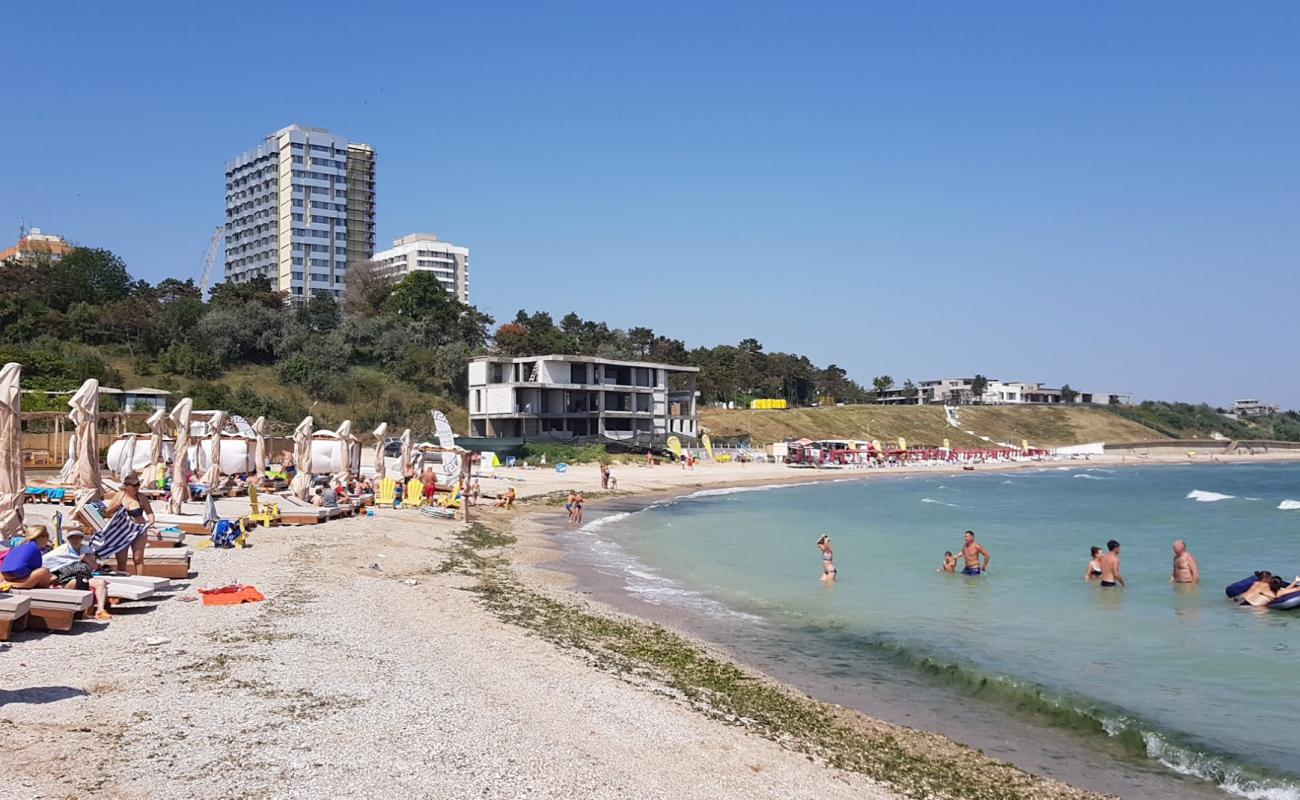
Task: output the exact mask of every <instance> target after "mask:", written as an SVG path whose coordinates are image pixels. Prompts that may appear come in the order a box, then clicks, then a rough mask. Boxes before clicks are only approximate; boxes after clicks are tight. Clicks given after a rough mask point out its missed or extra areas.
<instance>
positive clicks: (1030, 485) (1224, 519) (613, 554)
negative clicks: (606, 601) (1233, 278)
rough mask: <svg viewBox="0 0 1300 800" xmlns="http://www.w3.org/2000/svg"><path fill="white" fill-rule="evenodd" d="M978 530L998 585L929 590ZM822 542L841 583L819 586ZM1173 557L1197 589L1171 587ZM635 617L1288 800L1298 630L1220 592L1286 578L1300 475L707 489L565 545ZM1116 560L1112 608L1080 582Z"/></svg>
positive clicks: (1297, 535) (1289, 618)
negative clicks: (610, 573)
mask: <svg viewBox="0 0 1300 800" xmlns="http://www.w3.org/2000/svg"><path fill="white" fill-rule="evenodd" d="M968 528H969V529H973V530H974V531H975V532H976V534H977V535H978V538H979V541H980V542H981V543H982V544H983V545H984V546H985V547H986V548H988V550H989V551H990V552H991V554H992V562H991V563H992V567H991V569H990V570H989V572H988V573H987V574H986V575H984V576H983V577H979V578H972V577H965V576H961V575H952V574H943V573H939V572H937V571H936V570H937V568H938V566H939V564H940V561H941V560H942V556H943V552H944V551H945V550H951V551H953V552H954V553H957V552H958V551H959V549H960V547H961V544H962V532H963V531H965V530H966V529H968ZM823 533H828V534H830V535H831V537H832V545H833V547H834V554H835V564H836V566H837V568H838V569H839V579H838V581H836V582H835V583H834V584H833V585H829V586H828V585H825V584H824V583H823V582H822V581H820V580H819V576H820V574H821V558H820V553H819V552H818V550H817V548H816V546H815V544H814V543H815V541H816V539H817V537H818V536H820V535H821V534H823ZM1179 538H1181V539H1185V540H1186V541H1187V543H1188V546H1189V549H1190V550H1191V552H1192V553H1193V554H1194V555H1195V556H1196V558H1197V559H1198V561H1199V563H1200V568H1201V584H1200V586H1199V587H1197V588H1190V587H1185V586H1175V585H1171V584H1170V583H1169V574H1170V567H1171V560H1172V557H1173V554H1172V550H1171V544H1172V542H1173V541H1174V540H1175V539H1179ZM574 539H575V540H580V541H582V542H584V546H585V547H586V548H587V549H588V550H589V552H590V554H591V555H592V557H593V559H594V561H595V563H597V564H600V563H604V564H605V565H606V567H607V568H608V569H610V570H614V571H615V572H616V573H617V574H618V575H619V576H620V580H622V581H623V583H624V589H625V590H626V591H627V592H629V593H631V594H632V595H633V596H635V597H638V598H640V599H641V600H644V601H647V602H651V603H657V604H664V605H668V606H676V607H680V608H682V609H688V610H689V611H690V612H691V613H694V614H697V615H706V616H709V617H711V618H713V619H715V620H717V621H718V622H719V624H725V625H730V626H731V629H732V631H733V632H734V633H735V634H736V636H734V637H733V638H732V643H733V644H736V643H739V646H740V647H741V648H742V649H744V648H746V647H748V648H752V649H753V650H754V652H763V653H766V654H767V655H768V656H770V657H771V658H772V659H774V660H782V659H784V657H785V656H784V655H783V654H785V653H796V652H797V653H800V654H802V657H801V658H800V659H798V660H797V662H792V663H797V664H798V665H799V669H801V670H806V671H811V672H815V673H816V674H817V678H818V680H819V681H820V683H821V684H822V685H825V683H826V682H827V681H832V682H833V681H837V680H838V681H843V682H845V683H851V682H854V681H861V682H869V681H875V682H877V683H879V682H880V681H881V680H882V679H881V677H880V676H882V675H886V676H887V675H890V674H894V675H899V676H910V677H909V678H908V680H910V681H914V682H915V683H914V684H913V685H912V689H913V690H914V689H915V688H916V687H918V686H920V687H924V686H925V685H927V684H933V685H934V686H936V687H943V690H944V691H947V692H956V693H958V694H959V695H960V696H962V697H963V698H969V700H968V702H970V703H974V704H981V703H984V704H989V705H990V706H996V707H1000V708H1002V709H1004V710H1006V709H1011V710H1013V711H1014V712H1016V713H1019V714H1021V715H1022V716H1025V715H1027V716H1029V717H1031V718H1032V719H1033V720H1034V721H1035V724H1042V725H1048V726H1052V727H1056V728H1066V729H1069V730H1071V731H1073V732H1074V733H1078V734H1080V735H1081V736H1084V737H1099V738H1102V739H1105V740H1107V742H1108V745H1107V746H1109V747H1111V748H1112V749H1114V748H1118V749H1121V750H1123V751H1125V752H1127V753H1128V754H1129V755H1131V757H1132V758H1133V759H1135V760H1137V761H1144V762H1147V763H1149V764H1152V765H1158V766H1159V768H1161V769H1168V770H1173V771H1177V772H1179V773H1182V774H1185V775H1193V776H1196V777H1198V778H1201V779H1204V780H1205V781H1207V782H1209V783H1211V784H1213V785H1215V786H1218V787H1220V789H1221V790H1222V791H1223V792H1226V793H1230V794H1234V795H1238V796H1244V797H1251V798H1263V799H1266V800H1274V799H1276V800H1290V798H1300V746H1297V745H1298V743H1300V685H1298V684H1300V680H1298V678H1300V611H1294V612H1280V611H1269V610H1254V609H1244V608H1240V607H1237V606H1234V605H1232V604H1231V603H1230V602H1229V601H1228V600H1227V599H1226V598H1225V596H1224V593H1223V587H1224V586H1225V585H1227V584H1229V583H1232V582H1233V581H1236V580H1238V579H1240V578H1243V577H1245V576H1247V575H1249V574H1250V573H1251V572H1253V571H1254V570H1257V569H1269V570H1271V571H1273V572H1275V573H1277V574H1281V575H1284V576H1286V577H1288V578H1290V577H1291V576H1292V575H1294V574H1296V573H1298V572H1300V465H1294V464H1266V465H1263V464H1262V465H1250V464H1246V465H1214V466H1200V465H1197V466H1193V465H1188V466H1164V467H1134V468H1126V467H1121V468H1116V469H1109V468H1091V467H1087V466H1086V465H1080V466H1076V467H1061V466H1046V467H1044V468H1042V469H1036V470H1021V471H1015V472H975V473H965V474H959V475H911V476H901V475H900V476H891V477H882V478H877V479H871V480H846V481H842V482H836V483H822V484H804V485H799V486H791V487H771V488H770V489H768V490H761V489H760V490H755V489H752V488H751V489H742V490H705V491H701V492H697V493H695V494H693V495H690V496H687V497H683V498H678V499H675V500H672V501H664V502H659V503H655V504H653V505H652V506H650V507H649V508H647V509H644V510H641V511H638V512H636V513H630V514H628V513H625V514H616V515H613V516H610V517H606V518H605V519H602V520H598V521H596V522H595V523H589V524H588V526H587V527H586V528H585V529H584V530H582V531H581V532H579V533H578V534H577V535H575V537H574ZM1108 539H1117V540H1118V541H1119V542H1120V543H1121V544H1122V550H1121V572H1122V574H1123V576H1124V578H1125V579H1126V580H1127V581H1128V588H1126V589H1105V588H1101V587H1099V586H1098V585H1097V584H1096V583H1087V582H1085V581H1084V580H1083V574H1084V571H1085V568H1086V565H1087V564H1088V561H1089V547H1090V546H1092V545H1096V546H1099V547H1102V548H1104V547H1105V545H1106V542H1107V540H1108Z"/></svg>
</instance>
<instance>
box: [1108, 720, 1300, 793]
mask: <svg viewBox="0 0 1300 800" xmlns="http://www.w3.org/2000/svg"><path fill="white" fill-rule="evenodd" d="M1112 735H1113V734H1112ZM1142 739H1143V741H1144V742H1145V743H1146V747H1147V755H1148V756H1149V757H1151V758H1154V759H1156V760H1157V761H1159V762H1160V763H1161V764H1164V765H1165V766H1166V767H1168V768H1169V769H1171V770H1173V771H1174V772H1177V773H1179V774H1180V775H1192V776H1195V777H1197V778H1200V779H1202V780H1206V781H1211V782H1213V783H1217V784H1218V785H1219V788H1220V789H1223V790H1224V791H1225V792H1228V793H1229V794H1235V795H1237V796H1238V797H1245V798H1247V800H1300V786H1297V785H1296V784H1294V783H1291V782H1290V781H1276V782H1274V781H1266V780H1260V779H1257V778H1253V777H1251V776H1249V775H1247V774H1244V773H1243V772H1242V770H1241V769H1240V768H1238V767H1237V766H1236V765H1234V764H1232V763H1230V762H1227V761H1225V760H1224V759H1222V758H1219V757H1217V756H1213V755H1210V754H1208V753H1200V752H1197V751H1195V750H1191V749H1188V748H1186V747H1182V746H1179V745H1176V744H1174V743H1172V742H1170V741H1169V740H1168V739H1166V738H1165V737H1163V736H1161V735H1160V734H1158V733H1152V732H1151V731H1143V733H1142Z"/></svg>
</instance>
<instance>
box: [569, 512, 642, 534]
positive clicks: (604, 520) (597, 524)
mask: <svg viewBox="0 0 1300 800" xmlns="http://www.w3.org/2000/svg"><path fill="white" fill-rule="evenodd" d="M632 514H633V512H631V511H620V512H618V513H617V514H610V515H609V516H606V517H601V518H600V519H593V520H592V521H591V522H588V523H587V524H585V525H583V526H582V527H581V528H579V529H578V531H579V532H581V533H585V534H587V535H589V536H594V535H595V533H596V531H598V530H600V529H601V528H603V527H605V526H606V525H612V524H613V523H615V522H618V521H619V520H621V519H627V518H628V517H630V516H632Z"/></svg>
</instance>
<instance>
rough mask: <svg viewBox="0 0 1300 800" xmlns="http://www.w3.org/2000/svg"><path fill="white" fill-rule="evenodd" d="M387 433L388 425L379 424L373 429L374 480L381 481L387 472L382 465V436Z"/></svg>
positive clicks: (384, 423) (385, 423)
mask: <svg viewBox="0 0 1300 800" xmlns="http://www.w3.org/2000/svg"><path fill="white" fill-rule="evenodd" d="M386 433H388V423H387V422H381V423H379V427H378V428H375V480H377V481H382V480H383V479H384V475H385V473H386V472H387V469H386V468H385V467H386V465H385V464H384V434H386Z"/></svg>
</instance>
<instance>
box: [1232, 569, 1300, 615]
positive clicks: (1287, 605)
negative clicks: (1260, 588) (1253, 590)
mask: <svg viewBox="0 0 1300 800" xmlns="http://www.w3.org/2000/svg"><path fill="white" fill-rule="evenodd" d="M1257 580H1259V578H1257V577H1256V576H1254V575H1251V576H1250V577H1249V578H1242V579H1241V580H1239V581H1237V582H1236V583H1230V584H1228V585H1227V586H1226V587H1225V588H1224V590H1223V593H1224V594H1226V595H1227V596H1228V599H1229V600H1236V599H1237V598H1238V597H1240V596H1241V595H1242V594H1244V593H1245V591H1246V590H1247V589H1249V588H1250V587H1251V586H1252V585H1253V584H1254V583H1255V581H1257ZM1263 608H1272V609H1276V610H1278V611H1290V610H1291V609H1293V608H1300V592H1292V593H1291V594H1289V595H1287V596H1286V597H1279V598H1278V599H1276V600H1273V601H1270V602H1269V603H1266V604H1265V605H1264V606H1263Z"/></svg>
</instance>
